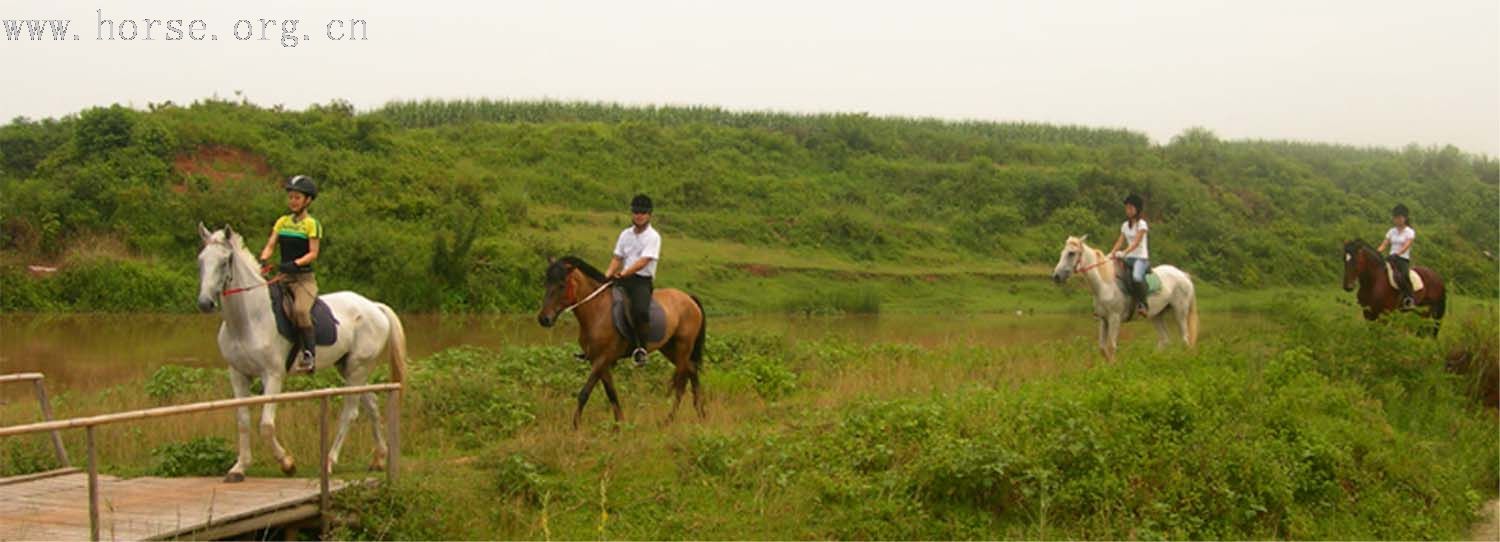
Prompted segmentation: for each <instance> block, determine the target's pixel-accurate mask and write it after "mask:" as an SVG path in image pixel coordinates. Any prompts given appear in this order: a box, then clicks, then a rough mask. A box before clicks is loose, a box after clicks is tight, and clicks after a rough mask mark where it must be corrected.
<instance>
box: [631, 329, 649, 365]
mask: <svg viewBox="0 0 1500 542" xmlns="http://www.w3.org/2000/svg"><path fill="white" fill-rule="evenodd" d="M630 355H631V357H633V358H635V366H636V367H645V366H646V360H647V359H648V358H647V356H648V355H649V354H648V353H647V352H646V339H645V338H644V337H639V336H637V337H636V339H635V351H634V352H631V354H630Z"/></svg>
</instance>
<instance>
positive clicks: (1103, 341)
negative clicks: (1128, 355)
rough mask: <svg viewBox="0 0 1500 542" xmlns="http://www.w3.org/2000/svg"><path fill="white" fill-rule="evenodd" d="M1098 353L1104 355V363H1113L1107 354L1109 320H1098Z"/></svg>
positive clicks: (1111, 357)
mask: <svg viewBox="0 0 1500 542" xmlns="http://www.w3.org/2000/svg"><path fill="white" fill-rule="evenodd" d="M1099 353H1100V354H1103V355H1104V361H1114V356H1113V355H1112V354H1110V352H1109V319H1108V318H1102V317H1101V318H1099Z"/></svg>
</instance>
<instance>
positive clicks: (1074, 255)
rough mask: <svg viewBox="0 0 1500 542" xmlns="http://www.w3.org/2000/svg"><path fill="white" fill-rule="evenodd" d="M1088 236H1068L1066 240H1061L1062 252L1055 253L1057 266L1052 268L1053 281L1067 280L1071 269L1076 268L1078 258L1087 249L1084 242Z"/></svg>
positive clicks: (1062, 281)
mask: <svg viewBox="0 0 1500 542" xmlns="http://www.w3.org/2000/svg"><path fill="white" fill-rule="evenodd" d="M1088 238H1089V236H1087V235H1083V236H1079V237H1072V236H1069V237H1068V240H1067V241H1065V242H1063V248H1062V252H1061V253H1059V254H1058V255H1057V267H1054V268H1052V281H1053V282H1056V283H1058V284H1062V283H1064V282H1067V280H1068V277H1069V276H1071V275H1072V274H1073V270H1074V269H1077V268H1078V262H1079V260H1080V259H1082V258H1084V254H1085V253H1086V252H1087V251H1088V245H1086V244H1084V241H1087V240H1088Z"/></svg>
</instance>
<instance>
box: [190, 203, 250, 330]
mask: <svg viewBox="0 0 1500 542" xmlns="http://www.w3.org/2000/svg"><path fill="white" fill-rule="evenodd" d="M198 238H199V239H201V240H202V242H203V248H202V249H200V250H199V251H198V310H200V311H203V312H213V310H214V307H216V306H217V305H218V304H219V296H220V294H221V293H222V292H223V291H224V290H225V289H226V288H227V287H228V284H229V280H230V278H231V277H232V276H233V272H232V271H233V270H232V267H233V265H234V255H235V252H236V251H239V250H241V249H242V248H243V247H244V240H243V239H241V238H240V234H238V233H235V232H234V229H233V228H230V227H229V226H228V225H225V226H224V229H222V230H218V231H209V230H208V228H206V227H204V226H203V223H202V222H199V223H198Z"/></svg>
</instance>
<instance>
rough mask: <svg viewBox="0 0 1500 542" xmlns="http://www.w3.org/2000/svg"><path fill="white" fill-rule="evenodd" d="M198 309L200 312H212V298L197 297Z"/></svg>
mask: <svg viewBox="0 0 1500 542" xmlns="http://www.w3.org/2000/svg"><path fill="white" fill-rule="evenodd" d="M198 310H199V311H202V312H213V311H214V300H212V299H199V300H198Z"/></svg>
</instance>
